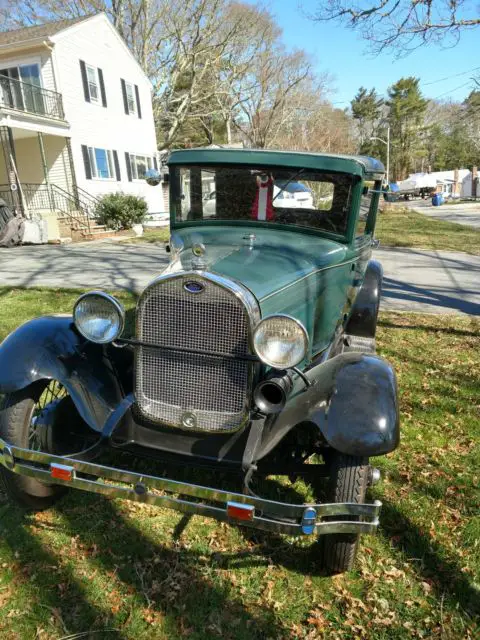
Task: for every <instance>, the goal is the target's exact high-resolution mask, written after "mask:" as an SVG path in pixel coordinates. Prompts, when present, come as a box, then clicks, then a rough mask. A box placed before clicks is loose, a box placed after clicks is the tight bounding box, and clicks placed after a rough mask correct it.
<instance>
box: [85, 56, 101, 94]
mask: <svg viewBox="0 0 480 640" xmlns="http://www.w3.org/2000/svg"><path fill="white" fill-rule="evenodd" d="M85 68H86V70H87V83H88V93H89V95H90V101H91V102H100V98H99V94H100V91H99V82H98V71H97V69H96V68H95V67H91V66H90V65H88V64H87V65H85Z"/></svg>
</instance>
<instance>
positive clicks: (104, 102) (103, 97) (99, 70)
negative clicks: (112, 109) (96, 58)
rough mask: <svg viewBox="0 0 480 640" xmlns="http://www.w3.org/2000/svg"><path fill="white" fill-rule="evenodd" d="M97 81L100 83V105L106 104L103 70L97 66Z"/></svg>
mask: <svg viewBox="0 0 480 640" xmlns="http://www.w3.org/2000/svg"><path fill="white" fill-rule="evenodd" d="M98 81H99V83H100V94H101V96H102V105H103V106H104V107H106V106H107V96H106V93H105V83H104V82H103V71H102V70H101V69H100V68H98Z"/></svg>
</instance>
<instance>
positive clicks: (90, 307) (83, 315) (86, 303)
mask: <svg viewBox="0 0 480 640" xmlns="http://www.w3.org/2000/svg"><path fill="white" fill-rule="evenodd" d="M73 321H74V322H75V326H76V327H77V329H78V330H79V332H80V333H81V334H82V336H84V337H85V338H87V340H90V341H91V342H97V343H98V344H106V343H107V342H112V341H113V340H115V339H116V338H118V336H119V335H120V334H121V333H122V331H123V325H124V323H125V311H124V309H123V307H122V305H121V304H120V303H119V302H117V300H115V298H112V296H109V295H107V294H106V293H102V292H101V291H92V292H90V293H85V294H84V295H83V296H80V298H79V299H78V300H77V302H76V303H75V307H74V309H73Z"/></svg>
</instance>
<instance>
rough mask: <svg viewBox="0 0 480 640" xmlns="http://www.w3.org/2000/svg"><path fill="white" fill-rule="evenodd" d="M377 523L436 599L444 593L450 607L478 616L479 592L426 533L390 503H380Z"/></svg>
mask: <svg viewBox="0 0 480 640" xmlns="http://www.w3.org/2000/svg"><path fill="white" fill-rule="evenodd" d="M381 523H382V532H383V533H384V535H385V537H386V538H387V539H388V540H394V542H395V546H396V548H397V549H399V550H400V551H402V552H403V553H404V555H405V557H406V559H407V560H408V561H409V562H415V563H418V567H417V570H418V572H419V574H420V575H421V576H423V577H424V578H425V579H426V580H429V582H430V583H431V585H432V587H433V588H434V589H435V592H436V594H437V596H438V597H442V596H443V595H445V594H446V595H447V597H448V598H449V599H450V600H451V601H452V604H453V606H454V607H455V606H456V604H457V603H458V604H459V605H460V606H461V607H462V609H464V610H465V611H466V612H467V613H469V614H472V615H473V614H476V615H478V614H480V590H479V589H478V588H476V587H475V585H474V584H473V582H472V581H471V580H469V578H468V576H467V574H465V573H463V572H462V568H461V566H460V565H459V564H458V562H457V561H456V560H455V559H453V558H451V557H449V556H448V551H447V550H446V549H444V548H443V547H442V545H440V544H438V543H437V542H435V540H432V538H431V537H430V536H429V534H428V532H427V531H422V530H420V529H419V528H418V527H417V526H416V525H415V524H414V523H413V522H412V521H411V520H410V519H409V518H408V517H407V516H405V514H403V513H402V512H401V511H399V510H398V509H397V508H396V507H395V506H394V505H393V504H391V503H384V504H383V507H382V512H381Z"/></svg>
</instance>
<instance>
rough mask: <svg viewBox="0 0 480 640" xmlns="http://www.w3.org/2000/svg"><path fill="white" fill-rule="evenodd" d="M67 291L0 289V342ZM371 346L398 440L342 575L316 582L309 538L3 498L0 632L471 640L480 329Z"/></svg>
mask: <svg viewBox="0 0 480 640" xmlns="http://www.w3.org/2000/svg"><path fill="white" fill-rule="evenodd" d="M77 295H78V293H73V292H63V291H48V290H28V291H23V290H9V289H3V290H0V296H1V298H0V299H1V301H2V304H0V337H3V336H4V335H5V333H6V332H7V331H8V330H10V329H11V328H12V327H13V326H14V325H16V324H19V323H20V322H22V321H24V320H26V319H28V318H29V317H31V316H33V315H36V314H38V313H48V312H60V311H62V312H65V311H69V310H70V309H71V306H72V303H73V302H74V300H75V298H76V297H77ZM123 301H124V302H125V303H126V304H127V305H129V306H130V307H131V306H132V304H133V297H131V296H126V295H125V294H124V297H123ZM379 350H380V354H381V355H383V356H384V357H386V358H388V359H389V360H390V361H391V362H392V363H393V364H394V365H395V367H396V370H397V374H398V379H399V388H400V392H401V411H402V443H401V446H400V448H399V449H398V450H397V451H396V452H394V453H393V454H391V455H389V456H387V457H385V458H381V459H378V460H377V461H375V464H377V465H378V466H379V467H380V468H381V471H382V475H383V481H382V482H381V483H380V484H379V485H377V486H376V487H375V488H374V489H373V490H372V491H371V496H370V497H371V498H372V499H373V498H378V499H380V500H382V501H383V502H384V508H383V510H382V514H381V527H380V530H379V532H378V534H377V535H375V536H365V537H364V538H363V544H362V547H361V552H360V555H359V559H358V564H357V568H356V569H355V571H353V572H351V573H349V574H347V575H342V576H338V577H334V578H331V577H327V576H325V575H322V573H321V571H319V570H318V569H317V567H316V560H317V555H318V554H317V551H316V548H315V546H314V545H312V544H311V543H310V541H308V540H302V541H300V542H299V541H295V540H293V539H290V538H281V537H277V536H274V535H264V534H258V533H255V534H252V533H248V531H247V530H242V529H240V528H235V527H231V526H229V525H226V524H218V523H215V522H213V521H210V520H208V519H205V518H203V517H194V518H193V519H192V520H191V521H190V522H189V523H185V521H184V520H183V518H182V516H181V515H180V514H177V513H174V512H172V511H169V510H159V509H155V508H153V507H149V506H145V505H141V504H136V503H129V502H122V501H121V500H113V501H109V500H106V499H103V498H101V497H98V496H95V495H89V494H83V493H81V492H72V493H70V494H69V495H67V496H66V497H65V498H64V499H63V500H62V501H61V502H60V503H59V504H58V505H57V506H56V508H55V509H51V510H49V511H46V512H44V513H41V514H36V515H35V514H33V515H32V514H30V515H28V514H24V513H22V512H21V511H20V510H19V509H17V508H15V507H13V506H10V505H9V504H7V503H6V502H5V501H2V498H1V496H0V567H1V569H0V637H1V638H2V639H3V638H5V639H10V638H12V639H13V638H15V639H16V638H18V639H19V640H23V639H30V638H31V639H32V640H33V639H34V638H38V639H39V640H46V639H52V640H53V639H56V640H58V639H59V638H64V639H66V638H71V639H72V640H73V638H91V639H92V640H93V639H95V638H102V639H103V638H106V639H107V640H108V638H121V639H127V638H132V639H135V640H144V639H145V640H147V639H148V640H150V639H152V638H154V639H168V640H171V639H175V638H181V637H189V638H193V639H205V640H207V639H211V638H222V639H230V638H231V639H237V638H238V639H240V638H242V639H245V640H250V639H253V638H259V639H260V638H261V639H267V638H271V639H272V640H277V639H279V638H292V639H295V638H310V639H312V638H328V639H330V638H333V639H335V638H349V639H350V638H351V639H353V638H374V639H375V640H377V639H378V640H383V639H385V640H386V639H387V638H388V639H389V640H390V639H391V638H439V639H456V638H472V639H473V638H476V637H477V638H478V637H479V633H480V626H479V622H480V618H479V617H478V615H479V613H480V588H479V583H480V517H479V515H478V507H479V501H480V494H479V481H480V464H479V463H480V455H479V447H478V443H479V441H480V433H479V424H480V420H479V412H480V406H479V393H478V389H479V388H480V321H479V319H475V318H468V317H462V318H456V317H452V316H444V317H440V316H422V315H411V316H407V315H402V314H383V315H382V316H381V320H380V329H379ZM353 391H354V390H353ZM160 471H161V470H160ZM297 484H299V483H297ZM295 489H297V490H298V491H302V490H303V488H302V487H301V486H297V485H295ZM72 634H79V635H72Z"/></svg>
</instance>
